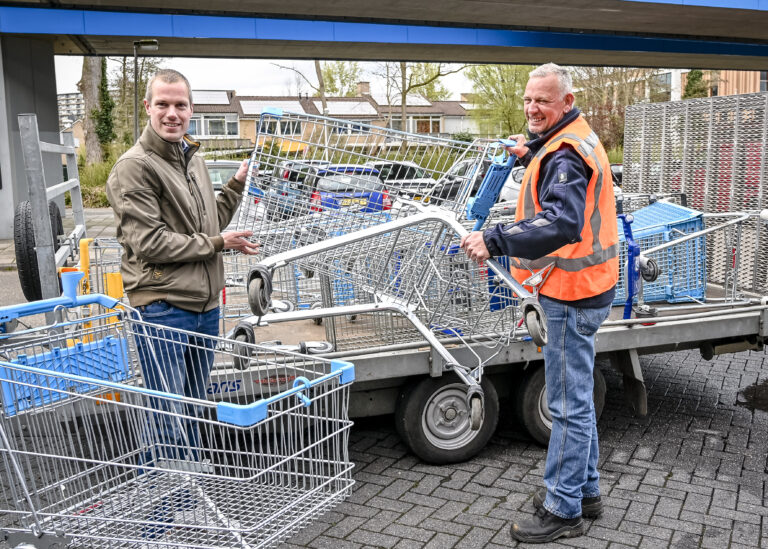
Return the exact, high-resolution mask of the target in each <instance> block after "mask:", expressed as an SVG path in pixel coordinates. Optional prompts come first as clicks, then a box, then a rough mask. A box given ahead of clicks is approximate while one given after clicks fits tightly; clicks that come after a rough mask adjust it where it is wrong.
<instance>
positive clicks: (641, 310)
mask: <svg viewBox="0 0 768 549" xmlns="http://www.w3.org/2000/svg"><path fill="white" fill-rule="evenodd" d="M760 219H762V220H763V221H765V220H768V211H766V210H763V211H757V210H749V211H743V212H726V213H716V214H707V213H702V212H698V211H696V210H691V209H689V208H686V207H685V206H681V205H678V204H676V203H674V202H670V201H667V200H661V201H654V202H652V203H651V204H649V205H648V206H645V207H642V208H640V209H637V210H635V211H634V212H632V213H628V214H620V215H619V229H623V231H622V232H623V234H622V235H621V236H622V238H621V239H620V245H621V252H620V277H619V284H618V285H617V288H616V299H615V300H614V304H615V305H616V304H622V303H623V304H624V318H625V319H628V318H631V316H632V313H633V312H634V313H635V314H636V316H638V317H642V316H655V315H656V314H657V311H656V309H655V308H654V307H651V306H649V305H648V303H654V302H660V301H665V302H667V303H672V304H674V306H673V307H672V308H666V309H665V310H667V311H670V310H675V311H678V312H682V311H685V310H691V309H696V308H707V309H713V308H717V307H734V306H737V305H746V304H748V303H750V300H751V299H754V298H755V297H756V295H753V296H748V295H745V294H743V293H742V292H739V291H738V290H737V288H739V286H740V283H739V279H740V278H741V277H742V276H743V273H742V270H741V258H742V256H743V255H744V253H745V250H743V249H742V248H743V247H744V246H746V245H749V244H750V243H751V242H752V241H753V239H751V238H745V233H749V232H750V231H752V232H755V228H756V226H757V225H758V220H760ZM757 229H758V230H759V227H757ZM751 252H752V250H746V253H747V254H751ZM748 274H749V273H747V275H748ZM687 302H693V303H694V304H693V305H687V304H685V303H687Z"/></svg>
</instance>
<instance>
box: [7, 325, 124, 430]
mask: <svg viewBox="0 0 768 549" xmlns="http://www.w3.org/2000/svg"><path fill="white" fill-rule="evenodd" d="M127 349H128V346H127V344H126V342H125V339H124V338H120V337H113V336H108V337H105V338H104V339H101V340H99V341H92V342H89V343H82V342H78V343H75V344H74V345H72V346H71V347H63V348H54V349H52V350H51V351H48V352H46V353H42V354H40V355H32V356H27V355H18V356H17V357H15V358H14V359H13V360H11V361H9V362H10V363H13V364H24V365H27V366H34V367H35V368H41V369H44V370H49V371H50V372H51V373H52V374H53V375H52V376H44V375H38V374H33V373H29V372H22V371H19V370H13V369H10V368H5V367H0V379H5V380H9V381H3V382H2V383H0V386H2V396H3V408H4V410H5V414H6V415H7V416H9V417H10V416H14V415H16V414H17V413H19V412H23V411H24V410H26V409H28V408H37V407H39V406H41V405H43V404H51V403H53V402H57V401H60V400H63V399H66V398H67V397H68V396H69V395H68V394H66V393H64V392H61V391H68V392H75V393H87V392H89V391H93V390H94V389H96V388H97V386H95V385H92V384H90V383H85V382H82V383H77V382H74V381H70V380H67V379H62V378H59V377H56V376H55V374H56V373H67V374H75V375H80V376H84V377H89V378H93V379H98V380H105V381H115V382H120V381H123V380H125V379H127V377H128V354H127ZM44 387H45V388H44Z"/></svg>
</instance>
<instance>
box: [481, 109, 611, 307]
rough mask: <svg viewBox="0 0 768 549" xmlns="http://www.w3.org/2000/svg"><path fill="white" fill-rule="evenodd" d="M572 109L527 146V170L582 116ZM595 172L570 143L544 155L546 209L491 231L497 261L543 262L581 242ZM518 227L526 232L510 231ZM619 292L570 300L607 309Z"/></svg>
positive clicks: (489, 243) (488, 238)
mask: <svg viewBox="0 0 768 549" xmlns="http://www.w3.org/2000/svg"><path fill="white" fill-rule="evenodd" d="M580 114H581V113H580V111H579V109H576V108H574V109H572V110H571V111H569V112H568V113H566V114H565V115H564V116H563V118H562V120H560V122H559V123H557V124H556V125H555V126H554V127H552V129H550V130H549V131H548V132H547V133H546V134H544V135H540V136H539V135H531V137H532V139H531V140H530V141H528V142H527V143H526V144H525V145H526V147H528V149H529V152H528V153H527V154H526V155H525V156H524V157H523V158H521V159H520V162H521V163H522V164H523V165H524V166H526V167H527V166H528V164H529V163H530V161H531V159H532V158H533V156H534V155H535V154H536V153H537V152H539V150H541V148H542V147H543V146H544V145H545V144H546V143H547V141H549V139H550V137H551V136H552V135H553V134H555V133H557V132H559V131H560V130H561V129H562V128H563V127H565V126H567V125H568V124H570V123H571V122H573V121H574V120H576V118H578V117H579V115H580ZM591 178H592V169H591V168H590V167H589V166H588V165H587V164H586V163H585V162H584V160H583V159H582V158H581V156H579V154H578V153H577V152H576V151H575V150H574V149H573V148H572V147H571V146H570V145H568V144H563V146H562V147H560V149H558V150H557V151H555V152H553V153H550V154H548V155H547V156H545V157H544V159H543V160H542V162H541V166H540V168H539V181H538V187H537V189H538V197H539V204H541V211H540V212H539V213H537V214H536V215H535V216H534V217H533V218H531V219H522V220H520V221H518V222H516V223H510V224H507V225H504V224H503V223H499V224H498V225H496V226H495V227H491V228H489V229H486V230H485V232H484V233H483V240H484V241H485V245H486V247H487V248H488V251H489V252H490V254H491V255H492V256H494V257H496V256H500V255H507V256H511V257H520V258H523V259H538V258H540V257H544V256H545V255H547V254H550V253H552V252H554V251H555V250H558V249H560V248H562V247H563V246H565V245H566V244H572V243H574V242H580V241H581V230H582V228H583V227H584V210H585V209H586V200H587V185H588V184H589V180H590V179H591ZM512 227H517V228H518V229H522V231H521V232H518V231H517V230H516V231H514V233H515V234H509V232H508V231H509V229H510V228H512ZM614 293H615V288H612V289H610V290H608V291H607V292H605V293H603V294H600V295H598V296H594V297H590V298H586V299H581V300H578V301H572V302H569V303H570V304H573V305H576V306H580V307H602V306H604V305H607V304H608V303H610V302H611V301H613V297H614Z"/></svg>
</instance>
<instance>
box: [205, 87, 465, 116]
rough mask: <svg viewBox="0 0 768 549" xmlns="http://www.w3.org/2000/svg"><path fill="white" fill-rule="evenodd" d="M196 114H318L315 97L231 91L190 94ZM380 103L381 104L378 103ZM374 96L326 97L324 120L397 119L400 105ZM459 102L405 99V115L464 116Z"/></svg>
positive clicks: (414, 97)
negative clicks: (274, 111) (271, 110)
mask: <svg viewBox="0 0 768 549" xmlns="http://www.w3.org/2000/svg"><path fill="white" fill-rule="evenodd" d="M192 99H193V101H194V105H195V113H196V114H207V113H233V114H237V115H238V116H239V117H240V118H258V117H259V116H260V115H261V113H262V111H263V110H264V109H265V108H276V109H282V110H283V111H285V112H292V113H296V114H310V115H316V116H319V115H321V114H322V109H323V107H322V102H321V100H320V98H319V97H307V96H303V97H301V96H300V97H296V96H294V95H282V96H281V95H243V96H239V95H237V94H236V93H235V92H234V91H233V90H192ZM377 100H383V101H384V103H383V104H382V103H378V102H377ZM389 102H390V101H387V100H385V99H383V98H381V97H378V96H371V95H362V96H358V97H328V98H326V103H327V106H328V116H330V117H332V118H342V119H348V120H372V119H376V118H384V117H386V116H388V115H398V114H399V113H400V105H389V104H387V103H389ZM463 105H464V104H463V103H462V102H461V101H432V102H430V101H428V100H427V99H425V98H423V97H419V96H408V104H407V105H406V112H407V113H408V114H409V115H427V114H430V115H443V116H466V115H467V114H468V113H467V110H466V108H465V107H464V106H463Z"/></svg>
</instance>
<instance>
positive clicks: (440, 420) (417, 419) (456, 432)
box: [395, 373, 499, 464]
mask: <svg viewBox="0 0 768 549" xmlns="http://www.w3.org/2000/svg"><path fill="white" fill-rule="evenodd" d="M480 386H481V387H482V390H483V399H482V400H483V402H482V403H481V404H482V405H481V407H480V410H479V412H480V413H479V415H478V412H477V411H475V412H473V410H472V409H473V407H474V406H475V405H474V404H471V403H468V402H467V385H466V384H465V383H463V382H462V381H461V380H459V378H458V377H457V376H456V375H455V374H452V373H446V374H445V375H443V376H441V377H439V378H433V377H423V378H421V379H420V380H419V381H417V382H413V381H409V382H408V383H406V384H405V385H404V386H403V388H402V390H401V391H400V395H399V397H398V399H397V405H396V408H395V427H396V428H397V432H398V433H399V434H400V437H401V438H402V439H403V442H405V444H406V445H408V447H409V448H410V449H411V451H412V452H413V453H414V454H416V455H417V456H418V457H419V458H421V459H422V460H424V461H426V462H428V463H434V464H445V463H457V462H461V461H466V460H468V459H470V458H471V457H473V456H474V455H476V454H477V453H478V452H479V451H480V450H482V449H483V448H484V447H485V445H486V444H487V443H488V440H489V439H490V438H491V435H492V434H493V432H494V430H495V429H496V425H497V423H498V421H499V397H498V395H497V393H496V388H495V387H494V385H493V383H492V382H491V381H490V379H489V378H488V377H487V376H486V377H483V380H482V382H481V384H480ZM476 400H479V395H478V398H471V399H470V401H471V402H474V401H476ZM473 413H474V414H475V417H480V422H479V424H478V428H477V429H472V421H473Z"/></svg>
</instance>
